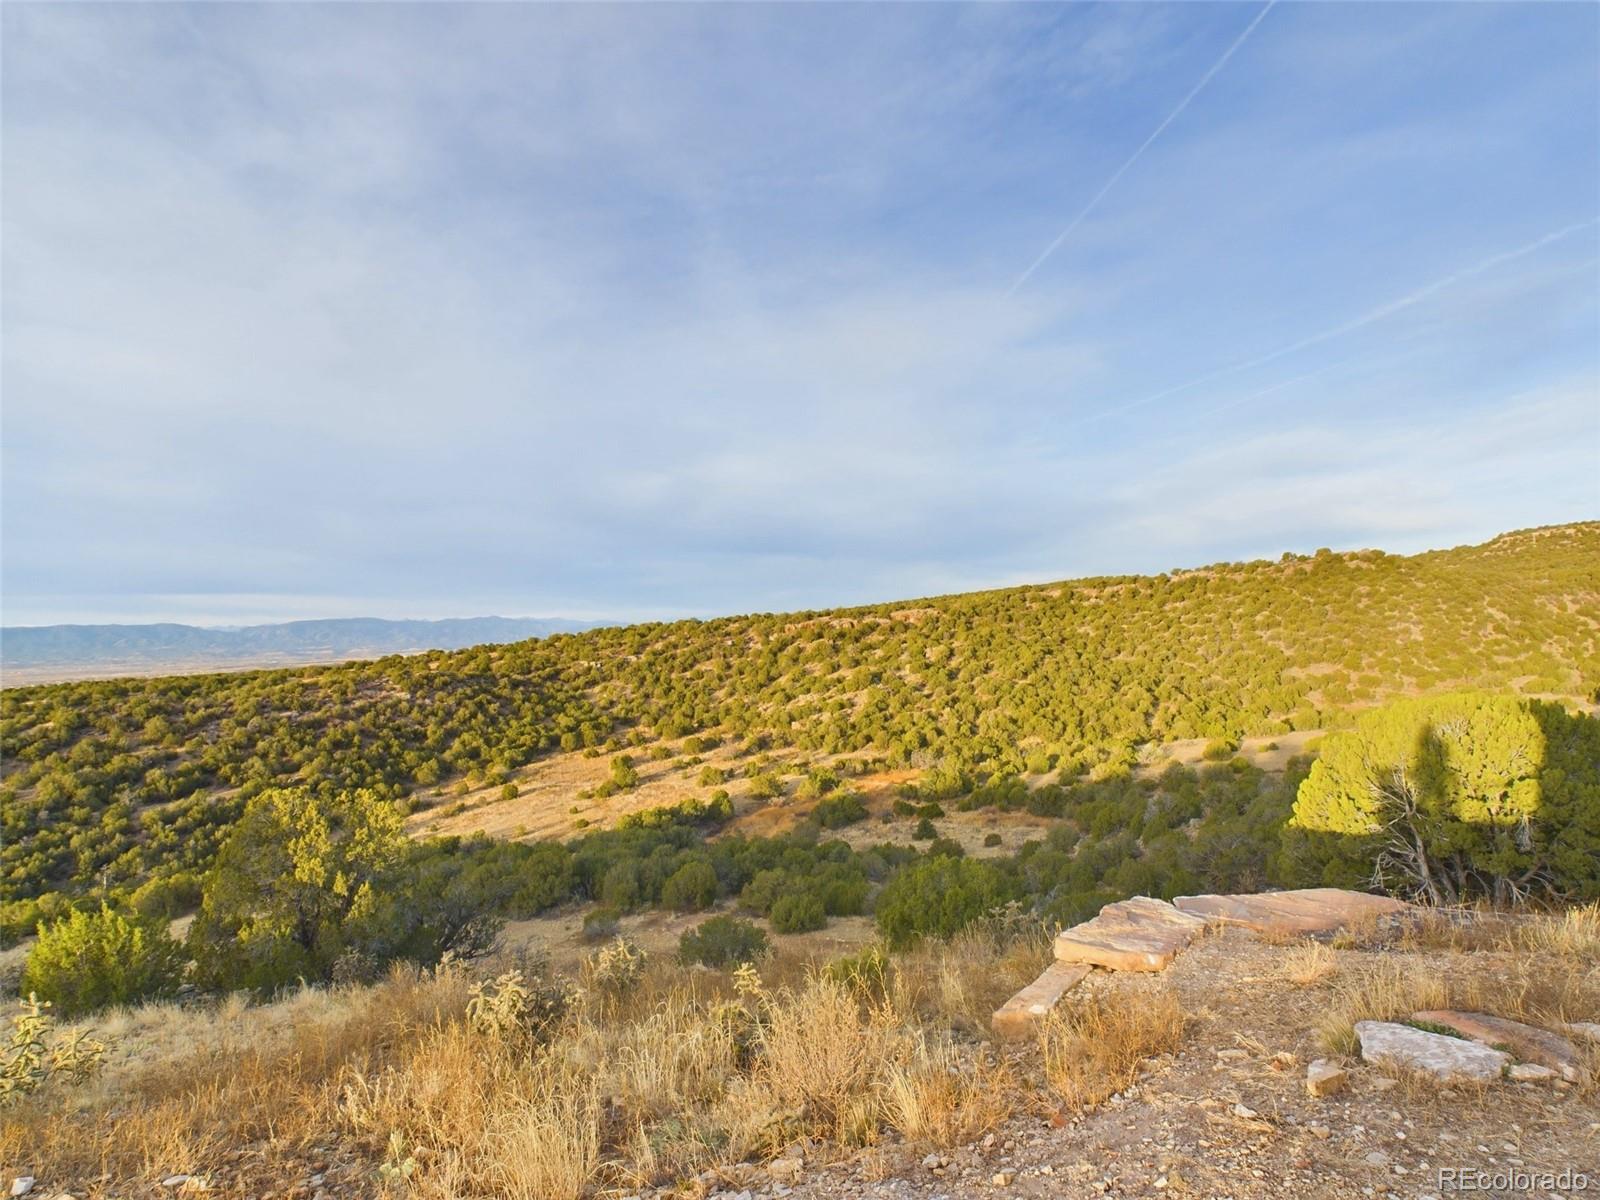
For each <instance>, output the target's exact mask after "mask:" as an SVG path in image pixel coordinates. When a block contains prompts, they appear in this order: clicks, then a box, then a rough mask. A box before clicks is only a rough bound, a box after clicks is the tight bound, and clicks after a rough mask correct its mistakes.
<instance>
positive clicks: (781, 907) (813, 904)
mask: <svg viewBox="0 0 1600 1200" xmlns="http://www.w3.org/2000/svg"><path fill="white" fill-rule="evenodd" d="M770 920H771V921H772V927H773V928H774V929H775V930H777V931H778V932H779V933H805V932H808V931H809V930H812V929H821V928H822V927H823V926H824V925H826V924H827V923H828V914H827V912H826V911H825V910H824V909H823V906H822V900H821V899H820V898H819V897H817V896H815V895H812V894H809V893H805V892H802V893H798V894H795V895H789V896H780V897H779V898H778V900H777V902H776V903H775V904H773V906H772V916H771V918H770Z"/></svg>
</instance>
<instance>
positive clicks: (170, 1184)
mask: <svg viewBox="0 0 1600 1200" xmlns="http://www.w3.org/2000/svg"><path fill="white" fill-rule="evenodd" d="M188 1182H189V1177H188V1176H187V1175H168V1176H167V1177H166V1178H165V1179H163V1180H162V1181H161V1186H162V1187H164V1188H181V1187H182V1186H183V1185H184V1184H186V1183H188Z"/></svg>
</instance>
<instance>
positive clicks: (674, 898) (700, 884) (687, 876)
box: [661, 859, 717, 912]
mask: <svg viewBox="0 0 1600 1200" xmlns="http://www.w3.org/2000/svg"><path fill="white" fill-rule="evenodd" d="M716 899H717V873H716V871H714V870H713V869H712V867H711V864H710V863H708V862H704V861H701V860H699V859H696V860H694V861H693V862H687V863H684V864H683V866H681V867H679V868H678V869H677V870H676V871H674V872H673V873H672V874H671V875H669V876H668V877H667V881H666V883H664V884H662V886H661V903H662V904H663V905H664V906H665V907H667V908H675V909H677V910H678V911H679V912H699V911H700V910H701V909H703V908H710V907H711V906H712V905H713V904H714V903H716Z"/></svg>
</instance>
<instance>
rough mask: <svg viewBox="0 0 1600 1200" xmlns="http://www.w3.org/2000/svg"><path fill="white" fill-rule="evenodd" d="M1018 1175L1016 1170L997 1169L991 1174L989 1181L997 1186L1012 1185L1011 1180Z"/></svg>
mask: <svg viewBox="0 0 1600 1200" xmlns="http://www.w3.org/2000/svg"><path fill="white" fill-rule="evenodd" d="M1016 1177H1017V1175H1016V1172H1015V1171H996V1172H995V1173H994V1174H993V1175H992V1176H990V1178H989V1182H990V1183H992V1184H994V1186H995V1187H1010V1186H1011V1181H1012V1180H1013V1179H1015V1178H1016Z"/></svg>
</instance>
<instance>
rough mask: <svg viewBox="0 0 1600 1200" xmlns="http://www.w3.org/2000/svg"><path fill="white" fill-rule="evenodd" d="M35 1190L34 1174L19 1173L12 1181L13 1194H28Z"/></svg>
mask: <svg viewBox="0 0 1600 1200" xmlns="http://www.w3.org/2000/svg"><path fill="white" fill-rule="evenodd" d="M31 1191H33V1176H32V1175H18V1176H17V1177H16V1178H15V1179H13V1180H12V1181H11V1194H12V1195H13V1196H26V1195H27V1194H28V1193H29V1192H31Z"/></svg>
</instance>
